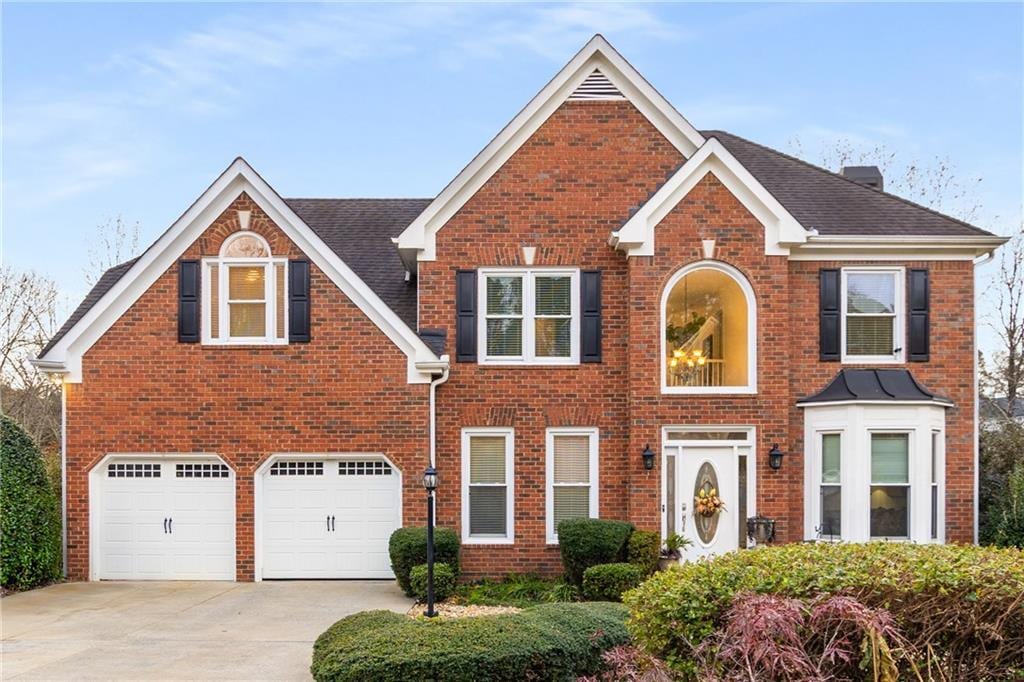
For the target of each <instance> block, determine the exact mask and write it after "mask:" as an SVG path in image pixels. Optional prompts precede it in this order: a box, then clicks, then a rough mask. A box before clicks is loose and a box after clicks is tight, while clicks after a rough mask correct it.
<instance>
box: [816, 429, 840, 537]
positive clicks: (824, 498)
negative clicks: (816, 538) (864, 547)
mask: <svg viewBox="0 0 1024 682" xmlns="http://www.w3.org/2000/svg"><path fill="white" fill-rule="evenodd" d="M820 461H821V478H820V481H821V485H820V504H821V524H820V525H819V530H818V532H819V534H820V535H821V536H822V537H827V538H841V537H843V516H842V513H843V486H842V434H839V433H823V434H821V460H820Z"/></svg>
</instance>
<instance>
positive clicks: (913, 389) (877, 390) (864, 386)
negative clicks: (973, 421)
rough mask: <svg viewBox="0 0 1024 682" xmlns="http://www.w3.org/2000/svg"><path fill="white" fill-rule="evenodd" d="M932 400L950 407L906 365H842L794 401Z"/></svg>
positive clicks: (947, 400)
mask: <svg viewBox="0 0 1024 682" xmlns="http://www.w3.org/2000/svg"><path fill="white" fill-rule="evenodd" d="M865 402H867V403H876V402H898V403H936V404H939V405H942V406H943V407H950V406H952V405H953V402H952V401H951V400H950V399H949V398H943V397H941V396H938V395H936V394H934V393H932V392H931V391H929V390H928V389H926V388H925V387H924V386H922V385H921V384H919V383H917V380H916V379H914V376H913V375H912V374H911V373H910V370H907V369H842V370H839V373H838V374H836V375H835V377H833V379H832V381H830V382H829V383H828V385H827V386H826V387H825V388H823V389H821V390H820V391H818V392H817V393H815V394H814V395H810V396H807V397H806V398H800V399H799V400H797V401H796V404H797V405H817V404H823V403H827V404H834V403H865Z"/></svg>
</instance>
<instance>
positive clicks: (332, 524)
mask: <svg viewBox="0 0 1024 682" xmlns="http://www.w3.org/2000/svg"><path fill="white" fill-rule="evenodd" d="M335 530H337V528H336V527H335V525H334V517H333V516H332V517H331V531H332V532H333V531H335Z"/></svg>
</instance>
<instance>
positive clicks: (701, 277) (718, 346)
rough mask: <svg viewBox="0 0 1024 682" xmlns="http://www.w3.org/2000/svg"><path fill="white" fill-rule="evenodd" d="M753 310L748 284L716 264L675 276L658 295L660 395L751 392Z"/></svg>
mask: <svg viewBox="0 0 1024 682" xmlns="http://www.w3.org/2000/svg"><path fill="white" fill-rule="evenodd" d="M755 321H756V305H755V302H754V292H753V290H752V289H751V288H750V284H749V282H747V279H746V278H745V277H744V276H743V275H742V274H741V273H740V272H739V271H738V270H736V269H735V268H733V267H730V266H728V265H725V264H724V263H719V262H717V261H705V262H701V263H695V264H693V265H689V266H687V267H685V268H683V269H682V270H680V271H679V272H677V273H676V274H675V275H674V276H673V277H672V279H671V280H669V282H668V285H667V286H666V287H665V292H664V294H663V296H662V359H663V362H662V376H661V385H662V390H663V391H664V392H666V393H753V392H754V390H755V389H756V377H757V368H756V362H757V353H756V347H755V346H756V343H755V334H756V327H755Z"/></svg>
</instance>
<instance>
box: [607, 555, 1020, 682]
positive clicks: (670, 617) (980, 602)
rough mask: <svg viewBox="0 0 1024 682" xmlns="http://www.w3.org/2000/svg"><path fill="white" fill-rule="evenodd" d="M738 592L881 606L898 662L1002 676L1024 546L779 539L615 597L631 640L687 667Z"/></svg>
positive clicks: (1011, 659)
mask: <svg viewBox="0 0 1024 682" xmlns="http://www.w3.org/2000/svg"><path fill="white" fill-rule="evenodd" d="M741 593H753V594H774V595H780V596H783V597H793V598H797V599H802V600H805V601H809V600H813V599H816V598H818V597H820V596H822V595H829V594H842V595H845V596H847V597H850V598H853V599H856V600H858V601H859V602H860V603H861V604H863V605H865V606H867V607H869V608H872V609H883V610H887V611H888V612H889V613H891V614H892V617H893V618H894V622H895V626H896V627H897V628H898V630H899V632H900V634H901V635H902V637H903V638H904V639H905V640H906V652H905V656H907V657H909V660H908V658H904V659H903V663H904V665H907V666H908V667H909V665H910V664H911V663H914V664H915V665H917V666H918V668H919V669H921V670H930V671H941V673H942V674H941V675H937V679H965V678H969V679H1004V678H1006V677H1009V676H1012V673H1011V671H1012V670H1014V669H1020V667H1021V666H1022V663H1024V603H1022V602H1021V600H1020V599H1021V595H1022V594H1024V552H1022V551H1020V550H1016V549H996V548H990V547H972V546H958V545H913V544H908V543H884V542H875V543H867V544H825V543H817V544H816V543H805V544H791V545H783V546H780V547H768V548H763V549H756V550H751V551H741V552H733V553H730V554H725V555H722V556H720V557H717V558H715V559H713V560H710V561H707V560H701V561H694V562H691V563H687V564H684V565H682V566H680V567H678V568H672V569H670V570H668V571H662V572H660V573H657V574H655V575H654V576H653V577H652V578H650V579H649V580H647V581H646V582H644V583H643V584H641V585H640V586H639V587H638V588H636V589H635V590H631V591H630V592H627V593H626V594H625V595H624V596H623V601H624V602H625V603H626V605H627V606H628V607H629V609H630V620H629V628H630V631H631V632H632V634H633V637H634V639H635V640H636V642H637V643H638V644H639V645H640V646H641V647H642V648H644V649H645V650H647V651H648V652H650V653H652V654H655V655H657V656H660V657H661V658H663V659H665V660H666V661H667V662H668V664H669V665H670V666H671V667H673V668H674V669H675V670H677V671H679V672H682V673H684V674H687V675H689V676H694V675H695V674H696V673H697V671H696V670H695V667H694V664H693V662H692V657H693V654H694V649H693V647H694V646H697V645H698V644H699V643H700V642H702V641H705V640H707V639H708V638H710V637H712V635H714V634H715V633H716V632H718V631H719V630H720V629H721V628H722V627H723V624H724V622H725V621H724V614H725V613H726V612H727V611H728V609H729V608H730V607H731V606H732V604H733V602H734V599H735V597H736V596H737V595H738V594H741ZM900 673H901V679H902V677H903V676H904V675H905V676H907V677H908V678H909V677H912V676H913V675H912V674H911V673H910V672H908V671H907V670H902V669H901V671H900Z"/></svg>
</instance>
